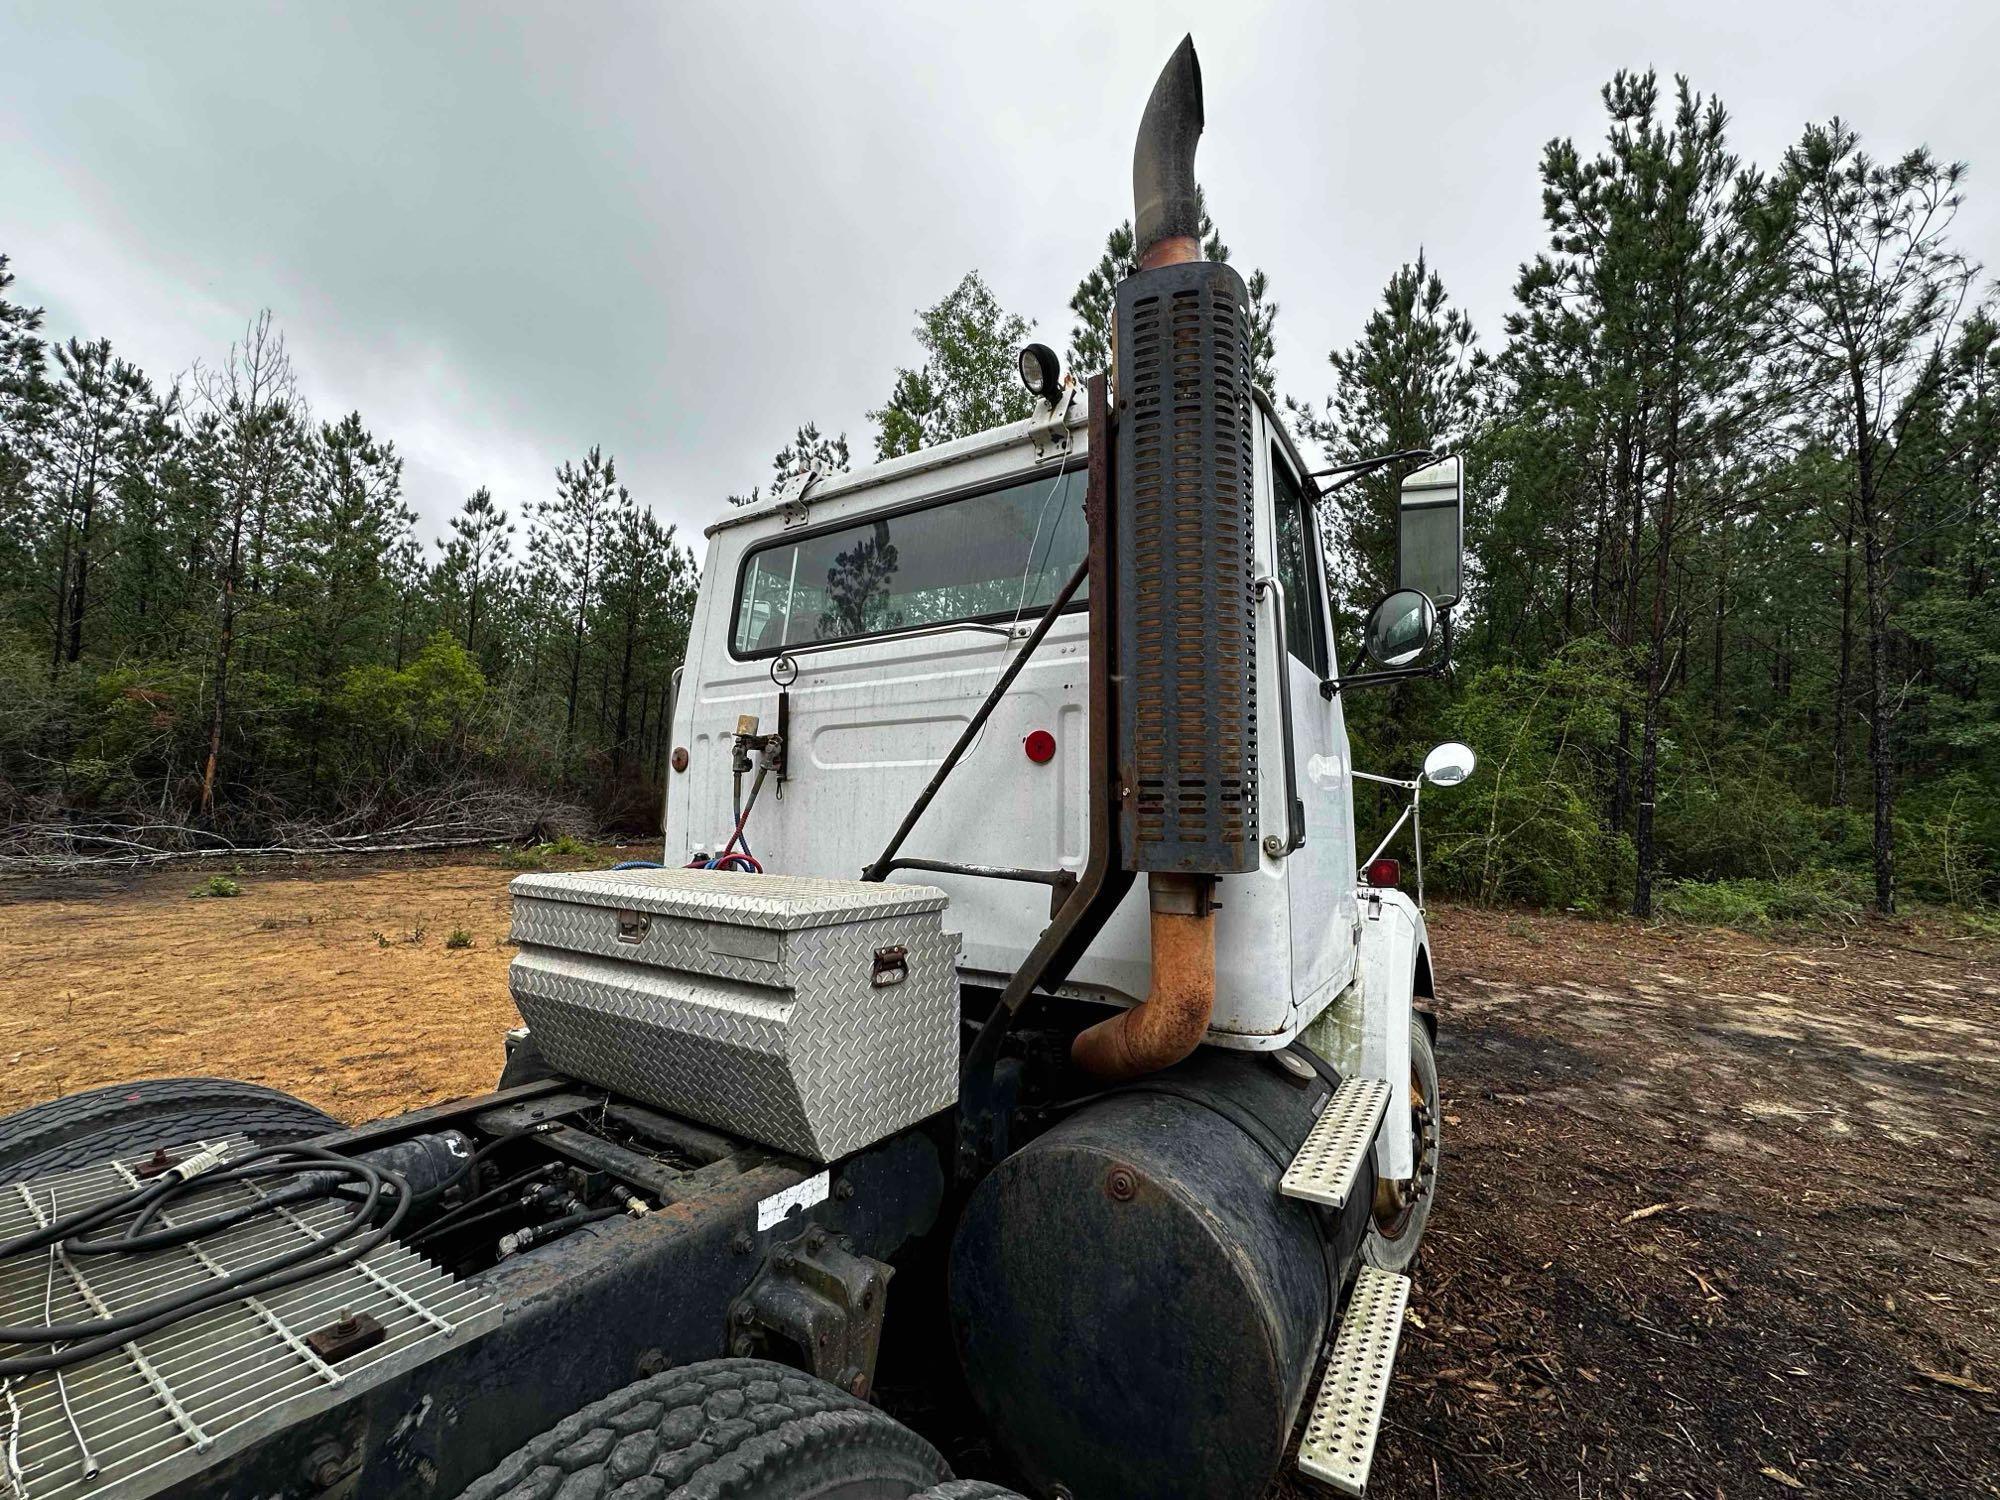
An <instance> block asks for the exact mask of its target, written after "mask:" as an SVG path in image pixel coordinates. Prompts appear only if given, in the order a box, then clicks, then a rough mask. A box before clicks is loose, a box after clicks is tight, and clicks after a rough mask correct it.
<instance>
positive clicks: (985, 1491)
mask: <svg viewBox="0 0 2000 1500" xmlns="http://www.w3.org/2000/svg"><path fill="white" fill-rule="evenodd" d="M910 1500H1028V1497H1027V1496H1025V1495H1023V1494H1022V1493H1021V1492H1020V1491H1019V1490H1010V1489H1008V1488H1007V1487H1006V1486H1005V1485H999V1484H988V1483H987V1482H986V1481H985V1480H983V1479H954V1480H953V1481H952V1482H951V1483H950V1484H939V1485H933V1486H932V1487H931V1488H930V1489H927V1490H925V1491H924V1492H923V1493H922V1494H921V1495H912V1496H911V1497H910Z"/></svg>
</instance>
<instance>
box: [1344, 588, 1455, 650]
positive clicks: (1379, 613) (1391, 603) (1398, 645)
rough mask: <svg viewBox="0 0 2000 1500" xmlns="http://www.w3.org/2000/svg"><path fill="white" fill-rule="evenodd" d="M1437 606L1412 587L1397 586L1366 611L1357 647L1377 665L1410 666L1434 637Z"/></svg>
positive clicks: (1436, 626)
mask: <svg viewBox="0 0 2000 1500" xmlns="http://www.w3.org/2000/svg"><path fill="white" fill-rule="evenodd" d="M1437 628H1438V616H1437V606H1436V605H1434V604H1432V603H1431V601H1430V596H1429V595H1427V594H1423V593H1419V592H1418V591H1417V590H1416V589H1398V590H1396V592H1395V593H1393V594H1390V595H1389V596H1388V597H1387V598H1385V599H1384V600H1383V601H1382V602H1381V603H1380V604H1378V605H1376V606H1375V607H1374V608H1373V609H1371V610H1370V611H1368V619H1367V622H1366V623H1365V624H1363V625H1362V627H1361V650H1362V652H1363V654H1364V655H1366V656H1367V658H1368V660H1369V661H1371V662H1373V663H1374V664H1375V665H1376V666H1378V667H1384V668H1398V667H1408V666H1413V665H1414V664H1415V663H1416V662H1417V661H1418V660H1419V659H1420V658H1421V657H1422V656H1423V654H1424V653H1425V652H1426V651H1428V650H1429V649H1430V645H1431V642H1432V640H1434V639H1435V638H1436V636H1437Z"/></svg>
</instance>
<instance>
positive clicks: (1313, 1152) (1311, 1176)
mask: <svg viewBox="0 0 2000 1500" xmlns="http://www.w3.org/2000/svg"><path fill="white" fill-rule="evenodd" d="M1391 1092H1392V1090H1391V1089H1390V1087H1389V1085H1388V1084H1386V1083H1384V1082H1383V1081H1382V1080H1381V1079H1379V1078H1349V1079H1345V1080H1343V1081H1342V1083H1341V1085H1340V1087H1339V1088H1337V1089H1335V1090H1334V1091H1333V1097H1332V1098H1331V1099H1329V1100H1327V1101H1326V1108H1325V1109H1323V1110H1321V1111H1320V1116H1319V1119H1318V1120H1317V1121H1316V1122H1315V1123H1314V1125H1313V1128H1312V1133H1311V1134H1310V1135H1308V1136H1307V1137H1306V1143H1305V1144H1304V1145H1303V1146H1301V1147H1299V1154H1298V1155H1297V1156H1295V1157H1293V1158H1292V1164H1291V1165H1290V1166H1289V1167H1287V1168H1285V1175H1284V1177H1283V1178H1281V1179H1280V1180H1279V1182H1278V1191H1279V1192H1281V1193H1283V1194H1284V1195H1285V1196H1286V1197H1287V1198H1305V1199H1308V1200H1310V1201H1311V1202H1313V1203H1324V1204H1326V1205H1327V1206H1328V1207H1329V1208H1341V1207H1344V1206H1345V1205H1346V1203H1347V1195H1348V1194H1349V1193H1350V1192H1352V1191H1353V1190H1354V1179H1355V1177H1356V1176H1357V1175H1358V1174H1359V1173H1360V1171H1361V1163H1362V1160H1363V1158H1365V1157H1366V1156H1367V1155H1368V1150H1369V1148H1370V1147H1371V1146H1373V1145H1374V1144H1375V1131H1376V1129H1377V1128H1378V1127H1379V1126H1380V1125H1381V1123H1382V1116H1383V1114H1384V1113H1385V1112H1386V1111H1387V1110H1388V1108H1389V1096H1390V1094H1391Z"/></svg>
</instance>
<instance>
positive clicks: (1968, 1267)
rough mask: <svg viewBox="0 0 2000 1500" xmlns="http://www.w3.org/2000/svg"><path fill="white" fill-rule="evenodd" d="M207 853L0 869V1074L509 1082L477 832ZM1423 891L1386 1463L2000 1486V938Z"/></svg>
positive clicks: (377, 1096) (1584, 1477) (1410, 1494)
mask: <svg viewBox="0 0 2000 1500" xmlns="http://www.w3.org/2000/svg"><path fill="white" fill-rule="evenodd" d="M605 862H607V861H606V860H603V859H596V860H586V861H580V862H579V863H583V864H602V863H605ZM205 874H206V872H199V873H196V872H183V871H173V872H167V873H154V874H149V875H145V876H140V877H133V878H131V879H128V880H123V881H114V880H90V881H70V882H51V881H46V880H45V881H41V882H37V883H35V884H33V885H25V884H14V885H0V1015H4V1016H5V1017H6V1020H7V1027H6V1033H5V1039H4V1041H0V1057H4V1058H5V1061H6V1063H7V1066H6V1068H5V1069H4V1070H0V1110H6V1109H13V1108H17V1107H19V1106H22V1105H25V1104H30V1103H34V1102H36V1101H38V1100H42V1099H48V1098H52V1097H54V1096H56V1095H58V1094H62V1093H66V1092H71V1091H74V1090H77V1089H82V1088H88V1087H91V1086H93V1085H96V1084H100V1083H109V1082H117V1081H122V1080H125V1079H128V1078H133V1077H139V1076H145V1075H158V1074H167V1073H176V1072H181V1073H187V1072H199V1073H210V1074H226V1075H232V1076H236V1077H241V1078H248V1079H254V1080H256V1081H258V1082H263V1083H268V1084H273V1085H275V1086H277V1087H279V1088H284V1089H288V1090H290V1091H292V1092H294V1093H297V1094H299V1095H301V1096H303V1097H304V1098H307V1099H310V1100H312V1101H313V1102H314V1103H316V1104H319V1105H322V1106H323V1107H325V1108H327V1109H329V1110H331V1111H332V1112H333V1113H335V1114H337V1115H339V1116H340V1117H341V1118H342V1119H345V1120H350V1121H355V1120H362V1119H368V1118H373V1117H376V1116H380V1115H384V1114H389V1113H393V1112H395V1111H398V1110H402V1109H407V1108H411V1107H414V1106H416V1105H420V1104H424V1103H428V1102H431V1101H434V1100H437V1099H442V1098H449V1097H452V1096H455V1095H460V1094H466V1093H472V1092H477V1091H479V1090H483V1089H487V1088H490V1087H492V1085H493V1082H494V1080H495V1079H496V1078H497V1076H498V1073H499V1069H500V1057H501V1054H500V1035H501V1033H502V1031H503V1030H504V1029H505V1028H506V1027H507V1026H508V1025H510V1024H512V1023H513V1021H514V1014H513V1009H512V1006H511V1005H510V1004H509V1002H508V999H507V988H506V966H507V960H508V957H509V949H508V948H507V946H506V942H505V939H506V932H507V896H506V881H507V879H508V872H507V871H506V870H504V869H503V868H501V866H500V864H499V862H498V861H497V859H495V858H494V857H492V856H484V855H482V856H477V857H473V858H469V859H468V858H453V859H434V860H420V861H405V862H403V863H400V864H398V865H395V866H391V867H383V868H355V867H347V868H326V869H316V870H314V869H273V870H269V871H253V872H250V873H246V874H243V875H241V876H240V877H239V878H240V879H241V882H242V894H241V895H239V896H236V897H234V898H229V899H191V897H190V892H191V891H192V890H193V889H194V888H195V886H196V885H197V884H198V883H199V881H200V880H201V879H202V878H203V877H204V876H205ZM1431 927H1432V933H1433V937H1434V942H1435V948H1436V954H1437V970H1438V988H1439V991H1440V1002H1439V1009H1440V1013H1441V1021H1442V1026H1441V1045H1440V1048H1439V1056H1440V1068H1441V1072H1442V1074H1443V1077H1444V1085H1443V1087H1444V1093H1445V1099H1444V1114H1445V1127H1446V1128H1445V1148H1444V1149H1445V1157H1444V1164H1443V1170H1442V1181H1443V1185H1444V1186H1443V1197H1442V1200H1441V1203H1440V1207H1439V1209H1438V1211H1437V1213H1436V1216H1435V1217H1434V1218H1433V1220H1432V1224H1431V1230H1430V1238H1429V1240H1428V1241H1427V1247H1426V1251H1425V1256H1424V1260H1423V1263H1422V1265H1421V1266H1420V1267H1419V1270H1418V1275H1417V1278H1416V1291H1415V1295H1414V1297H1413V1300H1412V1303H1411V1308H1412V1317H1411V1320H1410V1322H1409V1324H1408V1326H1407V1329H1406V1332H1405V1334H1404V1342H1403V1352H1402V1355H1401V1358H1400V1360H1399V1362H1398V1365H1397V1371H1396V1381H1395V1388H1394V1390H1393V1391H1392V1393H1391V1397H1390V1404H1389V1411H1388V1416H1387V1425H1386V1427H1385V1430H1384V1432H1383V1436H1382V1440H1381V1444H1380V1447H1379V1449H1378V1453H1377V1459H1376V1466H1375V1478H1374V1483H1373V1484H1372V1485H1371V1489H1370V1493H1371V1494H1372V1495H1374V1496H1376V1497H1378V1500H1420V1497H1432V1500H1444V1497H1447V1496H1476V1497H1487V1496H1491V1497H1500V1496H1506V1497H1538V1496H1552V1497H1561V1496H1578V1497H1594V1496H1609V1495H1647V1496H1650V1495H1659V1496H1693V1497H1698V1500H1712V1497H1717V1496H1760V1495H1768V1496H1773V1497H1776V1496H1784V1495H1789V1494H1822V1495H1849V1496H1863V1495H1865V1496H1884V1495H1909V1496H1926V1497H1956V1496H1988V1497H2000V1395H1996V1388H2000V943H1993V942H1990V941H1989V942H1981V941H1974V940H1970V939H1966V938H1963V937H1959V936H1954V935H1952V934H1949V933H1945V932H1940V931H1930V930H1927V929H1925V928H1923V927H1921V926H1919V925H1916V924H1907V923H1906V924H1899V925H1896V926H1889V927H1876V928H1867V929H1848V930H1845V931H1843V932H1834V933H1827V934H1810V935H1792V936H1786V937H1783V938H1777V939H1765V938H1753V937H1749V936H1745V935H1742V934H1736V933H1727V932H1713V931H1705V930H1691V929H1686V928H1674V927H1660V928H1642V927H1639V926H1636V925H1633V924H1621V923H1596V922H1584V921H1579V920H1576V919H1572V918H1567V917H1562V916H1521V915H1514V914H1508V913H1496V912H1486V911H1475V910H1465V909H1454V908H1438V909H1436V910H1434V911H1433V913H1432V917H1431ZM455 935H462V936H464V937H465V938H468V939H469V943H470V945H469V946H460V947H453V946H451V945H450V943H451V941H452V940H453V939H454V936H455ZM1285 1493H1287V1494H1295V1495H1298V1496H1304V1495H1306V1494H1308V1493H1318V1492H1314V1491H1308V1490H1307V1489H1305V1488H1303V1487H1297V1486H1288V1487H1287V1488H1286V1491H1285Z"/></svg>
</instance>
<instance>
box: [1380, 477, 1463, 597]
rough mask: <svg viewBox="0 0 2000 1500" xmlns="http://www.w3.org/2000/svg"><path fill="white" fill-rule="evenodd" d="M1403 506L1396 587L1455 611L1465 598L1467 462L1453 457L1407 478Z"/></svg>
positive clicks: (1398, 532)
mask: <svg viewBox="0 0 2000 1500" xmlns="http://www.w3.org/2000/svg"><path fill="white" fill-rule="evenodd" d="M1398 502H1399V503H1398V505H1397V509H1396V587H1397V588H1399V589H1416V590H1417V591H1419V592H1420V593H1424V594H1428V595H1430V597H1431V598H1432V600H1434V601H1435V602H1436V604H1437V607H1438V608H1439V609H1450V608H1451V607H1452V606H1453V605H1454V604H1456V603H1458V601H1459V600H1460V599H1461V598H1462V597H1463V596H1464V592H1465V586H1464V580H1463V578H1462V577H1461V575H1462V573H1463V572H1464V556H1465V460H1464V459H1463V458H1461V457H1459V456H1458V455H1457V454H1455V453H1454V454H1453V455H1452V456H1451V457H1450V458H1441V459H1439V460H1438V461H1437V462H1436V463H1434V464H1425V465H1424V466H1423V467H1422V468H1421V469H1418V470H1417V471H1416V472H1415V473H1413V474H1410V475H1407V476H1406V477H1405V478H1404V480H1403V485H1402V493H1401V495H1400V496H1399V497H1398Z"/></svg>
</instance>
